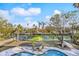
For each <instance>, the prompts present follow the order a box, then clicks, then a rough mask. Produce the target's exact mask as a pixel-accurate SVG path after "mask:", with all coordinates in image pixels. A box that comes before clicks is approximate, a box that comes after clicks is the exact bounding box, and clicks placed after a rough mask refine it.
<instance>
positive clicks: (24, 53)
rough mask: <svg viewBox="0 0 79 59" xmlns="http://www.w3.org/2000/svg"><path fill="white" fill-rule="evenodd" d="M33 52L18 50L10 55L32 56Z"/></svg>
mask: <svg viewBox="0 0 79 59" xmlns="http://www.w3.org/2000/svg"><path fill="white" fill-rule="evenodd" d="M33 55H34V54H33V53H29V52H20V53H16V54H14V55H12V56H33Z"/></svg>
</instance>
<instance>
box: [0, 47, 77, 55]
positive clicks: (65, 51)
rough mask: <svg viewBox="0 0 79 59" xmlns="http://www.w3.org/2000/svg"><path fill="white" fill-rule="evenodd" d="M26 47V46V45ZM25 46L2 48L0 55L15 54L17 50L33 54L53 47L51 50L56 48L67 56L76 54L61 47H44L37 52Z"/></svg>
mask: <svg viewBox="0 0 79 59" xmlns="http://www.w3.org/2000/svg"><path fill="white" fill-rule="evenodd" d="M16 48H18V49H16ZM26 48H28V47H26ZM26 48H25V46H23V47H14V48H10V49H7V50H4V51H2V52H0V56H11V55H13V54H16V53H19V52H30V53H33V54H36V55H38V54H43V53H44V52H46V51H48V50H50V49H53V50H58V51H60V52H62V53H65V54H66V55H68V56H78V55H77V54H76V53H74V52H73V51H68V50H63V49H60V48H56V47H45V48H44V49H43V50H42V51H40V52H38V51H33V50H32V49H31V48H29V49H26Z"/></svg>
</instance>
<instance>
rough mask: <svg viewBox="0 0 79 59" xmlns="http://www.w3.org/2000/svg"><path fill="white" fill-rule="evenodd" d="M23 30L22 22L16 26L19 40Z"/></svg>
mask: <svg viewBox="0 0 79 59" xmlns="http://www.w3.org/2000/svg"><path fill="white" fill-rule="evenodd" d="M22 31H23V27H22V26H21V24H18V25H17V27H16V32H17V40H19V34H20V33H21V32H22Z"/></svg>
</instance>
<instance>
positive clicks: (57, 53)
mask: <svg viewBox="0 0 79 59" xmlns="http://www.w3.org/2000/svg"><path fill="white" fill-rule="evenodd" d="M33 55H35V54H33V53H29V52H20V53H16V54H14V55H12V56H33ZM36 56H67V55H66V54H65V53H63V52H60V51H58V50H48V51H46V52H45V53H43V54H40V55H36Z"/></svg>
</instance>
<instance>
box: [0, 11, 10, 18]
mask: <svg viewBox="0 0 79 59" xmlns="http://www.w3.org/2000/svg"><path fill="white" fill-rule="evenodd" d="M0 17H4V18H6V19H8V18H9V11H8V10H0Z"/></svg>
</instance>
